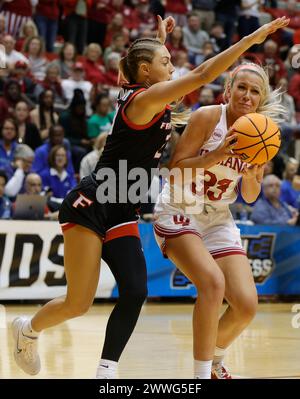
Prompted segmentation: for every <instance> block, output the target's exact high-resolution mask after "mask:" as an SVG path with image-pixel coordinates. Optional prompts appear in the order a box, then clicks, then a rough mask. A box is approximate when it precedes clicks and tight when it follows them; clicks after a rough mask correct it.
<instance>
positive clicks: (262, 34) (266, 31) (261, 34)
mask: <svg viewBox="0 0 300 399" xmlns="http://www.w3.org/2000/svg"><path fill="white" fill-rule="evenodd" d="M289 23H290V20H289V18H287V17H281V18H277V19H275V20H274V21H272V22H269V23H268V24H265V25H263V26H261V27H260V28H259V29H257V30H256V31H255V32H253V33H251V35H249V36H250V37H251V39H252V41H253V44H260V43H262V42H264V41H265V40H266V38H267V36H269V35H271V34H272V33H274V32H276V31H277V30H278V29H282V28H285V27H286V26H288V24H289Z"/></svg>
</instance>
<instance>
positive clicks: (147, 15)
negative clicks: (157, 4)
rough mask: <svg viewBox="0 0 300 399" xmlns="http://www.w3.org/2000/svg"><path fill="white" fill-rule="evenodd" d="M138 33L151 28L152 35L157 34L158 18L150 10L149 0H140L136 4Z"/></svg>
mask: <svg viewBox="0 0 300 399" xmlns="http://www.w3.org/2000/svg"><path fill="white" fill-rule="evenodd" d="M136 12H137V22H138V33H139V34H141V32H143V31H145V30H149V31H150V32H151V33H152V35H151V36H152V37H155V36H156V26H157V23H156V18H155V17H154V15H153V13H152V12H151V10H150V4H149V0H138V2H137V4H136Z"/></svg>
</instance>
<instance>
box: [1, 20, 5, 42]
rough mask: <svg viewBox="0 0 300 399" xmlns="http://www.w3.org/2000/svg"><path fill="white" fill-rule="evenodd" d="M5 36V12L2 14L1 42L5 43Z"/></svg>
mask: <svg viewBox="0 0 300 399" xmlns="http://www.w3.org/2000/svg"><path fill="white" fill-rule="evenodd" d="M4 36H5V18H4V15H3V14H0V43H3V39H4Z"/></svg>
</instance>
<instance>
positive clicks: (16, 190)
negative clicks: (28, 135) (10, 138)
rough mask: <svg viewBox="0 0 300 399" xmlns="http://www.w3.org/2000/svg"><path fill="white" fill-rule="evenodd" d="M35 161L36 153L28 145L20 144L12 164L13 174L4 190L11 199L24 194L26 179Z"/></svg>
mask: <svg viewBox="0 0 300 399" xmlns="http://www.w3.org/2000/svg"><path fill="white" fill-rule="evenodd" d="M33 159H34V151H33V150H32V149H31V148H30V147H29V146H28V145H26V144H18V146H17V148H16V150H15V153H14V161H13V164H12V167H13V173H12V176H11V178H10V179H9V180H8V182H7V184H6V186H5V190H4V192H5V194H6V195H7V196H8V197H9V198H15V197H16V196H17V195H18V194H22V193H24V191H25V189H24V182H25V177H26V175H27V174H28V173H29V172H30V170H31V167H32V162H33Z"/></svg>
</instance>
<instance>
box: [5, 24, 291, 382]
mask: <svg viewBox="0 0 300 399" xmlns="http://www.w3.org/2000/svg"><path fill="white" fill-rule="evenodd" d="M287 24H288V20H287V19H285V18H281V19H277V20H275V21H273V22H271V23H269V24H266V25H264V26H262V27H261V28H260V29H258V30H257V31H255V32H254V33H252V34H251V35H249V36H247V37H244V38H243V39H242V40H241V41H240V42H238V43H237V44H235V45H234V46H232V47H230V48H229V49H227V50H226V51H224V52H223V53H221V54H219V55H217V56H215V57H214V58H211V59H209V60H208V61H206V62H204V63H203V64H202V65H200V66H198V67H196V68H195V69H194V70H193V71H191V72H190V73H188V74H187V75H185V76H183V77H181V78H179V79H178V80H171V77H172V73H173V71H174V67H173V65H172V63H171V60H170V54H169V52H168V50H167V49H166V47H165V46H164V45H163V44H162V43H164V41H165V37H166V33H167V32H168V31H171V30H172V28H173V26H174V22H173V20H172V19H170V18H167V19H166V20H165V21H162V20H161V19H160V20H159V31H160V35H159V37H160V40H156V39H139V40H136V41H135V42H134V43H133V44H132V45H131V46H130V48H129V50H128V55H127V56H126V57H125V58H123V59H122V61H121V64H120V69H121V71H122V73H123V75H124V76H125V78H126V79H127V81H128V85H126V86H124V92H123V95H122V96H121V97H120V99H119V102H118V109H117V113H116V117H115V120H114V123H113V127H112V130H111V133H110V135H109V136H108V139H107V143H106V146H105V149H104V151H103V154H102V155H101V158H100V160H99V162H98V164H97V167H96V170H95V172H94V173H93V174H92V175H90V176H88V177H86V178H84V179H83V180H82V181H81V182H80V184H79V185H78V186H77V187H76V188H75V189H74V190H72V191H71V192H70V193H69V194H68V195H67V197H66V198H65V200H64V202H63V204H62V206H61V209H60V216H59V221H60V223H61V225H62V228H63V235H64V267H65V273H66V279H67V294H66V296H63V297H59V298H56V299H53V300H52V301H50V302H48V303H47V304H46V305H45V306H43V307H42V308H41V309H40V310H39V311H38V312H37V313H36V314H35V315H34V317H33V318H32V319H31V320H30V319H29V318H25V317H20V318H17V319H15V320H14V322H13V325H12V329H13V336H14V341H15V348H14V356H15V360H16V362H17V364H18V365H19V366H20V367H21V368H22V369H23V370H24V371H25V372H27V373H29V374H32V375H34V374H37V373H38V372H39V371H40V359H39V355H38V352H37V341H38V335H39V333H40V332H41V331H42V330H44V329H46V328H48V327H52V326H55V325H57V324H59V323H61V322H63V321H65V320H68V319H70V318H73V317H77V316H80V315H83V314H84V313H85V312H86V311H87V310H88V309H89V307H90V306H91V304H92V303H93V299H94V295H95V292H96V288H97V285H98V278H99V272H100V258H101V256H102V258H103V259H104V260H105V261H106V262H107V264H108V265H109V267H110V269H111V271H112V273H113V274H114V277H115V279H116V282H117V285H118V289H119V299H118V301H117V304H116V305H115V307H114V309H113V311H112V313H111V315H110V318H109V321H108V324H107V329H106V336H105V342H104V347H103V351H102V356H101V360H100V363H99V366H98V369H97V377H98V378H115V376H116V369H117V362H118V361H119V358H120V356H121V354H122V351H123V349H124V347H125V345H126V343H127V341H128V339H129V338H130V336H131V334H132V331H133V329H134V327H135V325H136V322H137V319H138V316H139V313H140V309H141V307H142V304H143V302H144V300H145V299H146V297H147V281H146V277H147V275H146V265H145V259H144V255H143V252H142V248H141V242H140V238H139V233H138V228H137V208H138V206H139V204H138V201H137V202H136V201H134V200H133V201H132V200H131V199H130V198H127V199H126V201H125V202H124V201H121V198H120V197H121V196H124V195H123V194H121V192H119V189H120V190H121V186H122V184H123V183H124V178H123V177H121V175H122V173H123V172H124V170H123V169H121V170H120V169H119V161H120V160H122V161H124V162H126V165H127V169H128V173H129V172H130V171H133V169H134V168H138V167H139V168H143V169H144V170H145V172H146V174H147V175H149V173H150V169H151V168H153V167H155V166H156V165H157V163H158V161H159V157H160V154H161V150H162V149H163V146H164V145H165V143H166V141H167V140H168V137H169V134H170V131H171V126H170V110H169V109H168V104H169V103H171V102H173V101H175V100H176V99H178V98H180V97H182V96H184V95H185V94H187V93H190V92H192V91H193V90H195V89H197V88H199V87H200V86H202V85H205V84H207V83H209V82H211V81H213V80H215V79H216V78H217V77H218V76H219V75H220V74H221V73H222V72H224V71H225V70H226V69H228V68H229V67H230V66H231V65H232V64H233V63H234V62H235V60H236V59H237V58H238V57H239V56H240V55H241V54H242V53H243V52H245V51H246V50H247V49H248V48H249V47H251V46H253V45H254V44H259V43H262V42H263V41H264V40H265V38H266V37H267V36H268V35H269V34H271V33H273V32H275V31H276V30H277V29H279V28H282V27H284V26H286V25H287ZM108 168H109V170H111V171H114V172H115V174H116V189H115V191H114V190H112V189H111V187H108V191H111V193H109V195H108V196H109V198H110V200H109V201H108V202H107V201H105V200H104V197H105V195H106V193H105V191H101V187H103V185H105V179H104V177H103V175H104V174H105V173H102V172H105V171H106V170H107V169H108ZM121 183H122V184H121ZM127 183H128V189H127V190H128V191H127V192H126V193H125V194H126V195H127V194H129V190H130V181H129V179H128V181H127ZM131 183H132V182H131ZM149 184H150V182H149ZM99 190H100V191H99ZM128 197H129V196H128ZM123 200H124V198H123Z"/></svg>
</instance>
